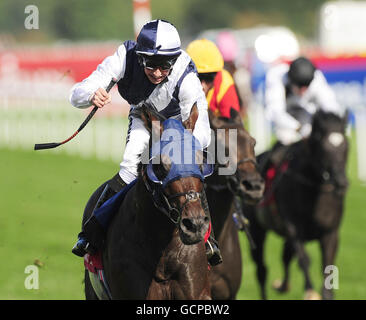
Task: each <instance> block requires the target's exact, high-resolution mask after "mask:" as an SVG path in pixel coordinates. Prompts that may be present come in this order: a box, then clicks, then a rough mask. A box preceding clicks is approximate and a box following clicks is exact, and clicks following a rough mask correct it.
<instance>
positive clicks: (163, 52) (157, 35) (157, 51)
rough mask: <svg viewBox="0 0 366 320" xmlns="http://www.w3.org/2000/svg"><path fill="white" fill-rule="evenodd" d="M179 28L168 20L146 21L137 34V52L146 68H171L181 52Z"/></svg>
mask: <svg viewBox="0 0 366 320" xmlns="http://www.w3.org/2000/svg"><path fill="white" fill-rule="evenodd" d="M180 46H181V42H180V37H179V34H178V31H177V29H176V28H175V27H174V26H173V25H172V24H171V23H170V22H168V21H165V20H153V21H150V22H148V23H146V24H145V25H144V26H143V27H142V29H141V31H140V33H139V35H138V36H137V46H136V53H137V54H138V55H139V57H140V61H141V63H142V64H143V66H144V67H145V68H155V67H157V66H160V67H162V68H163V69H169V68H171V67H172V66H173V65H174V63H175V61H176V59H177V58H178V56H179V55H180V54H181V48H180Z"/></svg>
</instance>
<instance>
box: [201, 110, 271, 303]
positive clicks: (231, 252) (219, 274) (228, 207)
mask: <svg viewBox="0 0 366 320" xmlns="http://www.w3.org/2000/svg"><path fill="white" fill-rule="evenodd" d="M209 116H210V123H211V128H212V129H213V130H214V133H215V139H211V141H213V142H212V143H215V142H216V149H215V150H216V159H217V158H218V150H219V149H220V148H224V149H225V153H226V154H227V153H229V154H230V152H228V149H229V148H233V149H234V150H235V152H234V154H232V158H231V159H230V161H229V162H230V163H231V166H232V167H233V168H236V169H235V170H234V173H232V174H226V175H220V174H219V169H220V168H219V167H218V166H216V170H215V171H214V174H213V175H212V176H210V177H208V178H207V179H206V180H205V181H206V184H207V188H206V195H207V199H208V204H209V208H210V213H211V218H212V225H213V230H214V233H215V236H216V237H217V239H218V241H219V246H220V249H221V253H222V257H223V262H222V263H221V264H220V265H218V266H215V267H213V268H212V276H211V281H212V284H211V292H212V298H213V299H221V300H222V299H235V297H236V294H237V292H238V290H239V287H240V284H241V275H242V261H241V250H240V245H239V238H238V229H237V226H236V225H235V223H234V220H233V213H234V212H235V211H237V208H236V207H235V205H234V201H237V203H238V202H239V206H240V201H241V200H240V199H243V200H244V201H245V202H247V203H251V204H254V203H257V202H258V201H259V200H260V199H261V198H262V195H263V191H264V180H263V179H262V177H261V175H260V173H259V172H258V170H257V166H256V159H255V153H254V145H255V140H254V139H253V138H252V137H251V136H250V135H249V133H248V132H247V131H246V130H245V129H244V126H243V123H242V119H241V117H240V115H239V113H237V112H236V111H235V110H233V109H232V112H231V118H230V119H225V118H219V117H216V116H214V115H213V114H212V113H209ZM230 130H235V131H236V135H237V140H236V141H235V140H234V139H232V140H231V141H230V135H229V131H230ZM235 148H236V149H235ZM209 149H210V147H209ZM216 163H218V162H217V160H216ZM222 167H224V168H225V167H226V164H223V165H222ZM239 218H240V217H239Z"/></svg>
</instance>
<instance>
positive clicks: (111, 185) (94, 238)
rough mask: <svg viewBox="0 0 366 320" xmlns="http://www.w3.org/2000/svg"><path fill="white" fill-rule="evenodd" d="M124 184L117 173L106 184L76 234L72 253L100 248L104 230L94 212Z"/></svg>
mask: <svg viewBox="0 0 366 320" xmlns="http://www.w3.org/2000/svg"><path fill="white" fill-rule="evenodd" d="M126 185H127V184H126V183H125V182H124V181H123V180H122V179H121V177H120V176H119V174H118V173H117V174H116V175H115V176H114V177H113V178H112V179H111V180H110V181H109V182H108V183H107V184H106V186H105V187H104V189H103V192H102V193H101V195H100V196H99V199H98V201H97V203H96V205H95V207H94V209H93V212H92V214H91V216H90V218H89V219H88V220H87V221H86V222H85V223H84V225H83V228H82V229H83V230H82V231H81V232H80V233H79V235H78V241H77V242H76V244H75V245H74V247H73V248H72V253H73V254H75V255H77V256H79V257H83V256H84V255H85V254H86V253H89V254H95V253H96V252H97V250H98V248H101V246H102V243H103V240H104V236H105V231H104V229H103V227H102V226H101V225H100V223H99V222H98V220H97V219H96V217H95V215H94V212H95V211H96V210H97V209H98V208H100V207H101V206H102V204H103V203H104V202H106V201H107V200H108V199H110V198H111V197H113V196H114V195H115V194H116V193H117V192H119V191H120V190H122V189H123V188H124V187H125V186H126Z"/></svg>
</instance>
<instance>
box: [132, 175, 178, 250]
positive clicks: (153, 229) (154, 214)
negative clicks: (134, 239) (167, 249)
mask: <svg viewBox="0 0 366 320" xmlns="http://www.w3.org/2000/svg"><path fill="white" fill-rule="evenodd" d="M134 199H135V200H134V207H135V208H136V209H135V210H134V213H135V215H136V217H135V222H136V224H137V226H138V228H139V229H140V230H141V231H142V233H143V234H144V235H145V236H146V237H147V238H151V240H153V241H156V242H163V243H166V242H167V241H169V239H171V238H172V234H173V233H174V230H175V226H174V224H173V223H172V222H171V221H170V220H169V219H168V217H167V216H166V215H164V214H163V213H162V212H161V211H160V210H158V209H157V208H156V207H155V205H154V202H153V200H152V197H151V193H150V192H149V191H148V190H147V189H146V187H145V184H144V182H143V181H142V179H139V181H138V182H137V184H136V188H135V197H134Z"/></svg>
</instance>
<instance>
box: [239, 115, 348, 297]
mask: <svg viewBox="0 0 366 320" xmlns="http://www.w3.org/2000/svg"><path fill="white" fill-rule="evenodd" d="M346 123H347V115H346V116H345V117H344V118H340V117H338V116H336V115H335V114H332V113H326V112H324V111H318V112H317V113H316V114H315V115H314V117H313V124H312V132H311V135H310V137H309V138H307V139H304V140H302V141H299V142H297V143H294V144H292V145H291V146H290V147H289V149H288V150H287V152H286V154H285V156H284V159H283V160H282V162H281V164H279V165H278V166H277V167H276V168H273V167H272V168H270V170H267V171H266V191H265V195H264V199H263V201H262V202H261V203H260V204H259V205H257V206H256V207H247V208H246V212H247V214H248V218H249V220H250V231H251V234H252V236H253V238H254V241H255V244H256V249H254V250H251V255H252V258H253V259H254V261H255V263H256V265H257V278H258V281H259V283H260V289H261V297H262V299H266V291H265V282H266V274H267V271H266V266H265V264H264V261H263V244H264V240H265V235H266V232H267V230H273V231H275V232H276V233H277V234H279V235H281V236H282V237H284V239H285V243H284V249H283V254H282V260H283V263H284V279H283V281H278V283H277V284H275V283H274V287H275V289H277V290H278V291H280V292H286V291H287V290H288V289H289V264H290V261H291V259H292V258H293V256H294V255H296V256H297V258H298V261H299V266H300V268H301V269H302V271H303V273H304V275H305V292H306V293H305V299H317V298H320V296H319V295H318V294H317V293H316V292H315V291H314V290H313V285H312V282H311V280H310V277H309V264H310V259H309V257H308V255H307V253H306V251H305V248H304V243H305V242H308V241H311V240H318V241H319V242H320V247H321V252H322V264H323V270H324V269H325V268H326V267H327V266H330V265H333V263H334V261H335V256H336V251H337V246H338V229H339V226H340V222H341V218H342V214H343V207H344V198H345V193H346V190H347V186H348V181H347V177H346V172H345V166H346V161H347V154H348V141H347V139H346V137H345V126H346ZM264 158H265V156H264V155H261V156H259V159H258V161H259V163H261V161H262V160H263V159H264ZM274 170H276V172H277V173H276V175H275V177H274V178H273V175H274ZM326 277H327V274H324V280H325V279H326ZM325 283H326V281H324V284H323V288H322V297H323V299H332V298H333V292H332V290H331V288H330V287H329V286H328V287H327V286H326V285H325Z"/></svg>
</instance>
